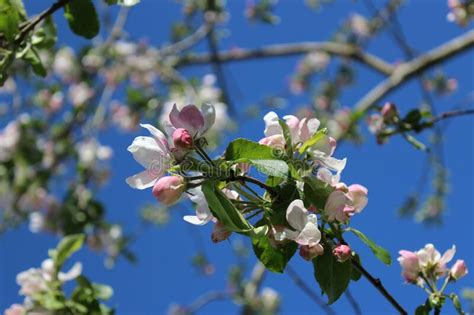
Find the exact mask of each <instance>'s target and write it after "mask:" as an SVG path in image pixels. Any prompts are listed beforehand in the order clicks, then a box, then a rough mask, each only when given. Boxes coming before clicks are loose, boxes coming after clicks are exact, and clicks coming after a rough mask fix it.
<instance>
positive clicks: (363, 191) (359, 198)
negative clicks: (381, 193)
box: [348, 184, 369, 213]
mask: <svg viewBox="0 0 474 315" xmlns="http://www.w3.org/2000/svg"><path fill="white" fill-rule="evenodd" d="M348 190H349V196H350V197H351V200H352V206H353V207H354V209H355V212H357V213H359V212H361V211H362V209H364V208H365V207H366V206H367V203H368V202H369V199H368V197H367V194H368V190H367V188H365V187H364V186H362V185H358V184H354V185H350V186H349V187H348Z"/></svg>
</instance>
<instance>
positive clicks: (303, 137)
mask: <svg viewBox="0 0 474 315" xmlns="http://www.w3.org/2000/svg"><path fill="white" fill-rule="evenodd" d="M319 124H320V123H319V120H318V119H316V118H311V119H308V118H303V119H302V120H301V121H300V125H299V135H298V137H299V139H300V141H301V142H305V141H307V140H309V139H310V138H311V137H312V136H313V135H314V134H315V133H316V131H318V128H319Z"/></svg>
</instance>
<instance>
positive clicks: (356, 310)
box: [345, 288, 362, 315]
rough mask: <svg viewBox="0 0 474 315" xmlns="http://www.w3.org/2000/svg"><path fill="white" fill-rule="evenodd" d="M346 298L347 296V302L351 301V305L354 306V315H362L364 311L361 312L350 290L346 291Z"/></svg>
mask: <svg viewBox="0 0 474 315" xmlns="http://www.w3.org/2000/svg"><path fill="white" fill-rule="evenodd" d="M345 296H346V298H347V300H348V301H349V304H350V305H351V306H352V309H353V310H354V314H355V315H362V311H361V310H360V306H359V304H358V303H357V301H356V299H354V297H353V296H352V293H351V291H350V290H349V288H348V289H347V290H346V292H345Z"/></svg>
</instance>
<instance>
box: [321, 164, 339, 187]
mask: <svg viewBox="0 0 474 315" xmlns="http://www.w3.org/2000/svg"><path fill="white" fill-rule="evenodd" d="M316 177H317V178H318V179H319V180H320V181H323V182H325V183H326V184H328V185H330V186H335V185H337V184H338V183H339V180H340V179H341V175H340V174H339V173H337V174H335V175H333V174H332V173H331V171H330V170H328V169H327V168H325V167H320V168H319V169H318V173H317V174H316Z"/></svg>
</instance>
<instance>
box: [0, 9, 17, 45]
mask: <svg viewBox="0 0 474 315" xmlns="http://www.w3.org/2000/svg"><path fill="white" fill-rule="evenodd" d="M19 25H20V12H19V10H18V8H17V7H16V6H15V5H14V3H13V2H12V1H11V0H2V1H0V33H2V34H3V35H4V36H5V38H6V39H7V40H8V41H10V42H12V41H13V40H14V39H15V36H16V34H17V33H18V30H19Z"/></svg>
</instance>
